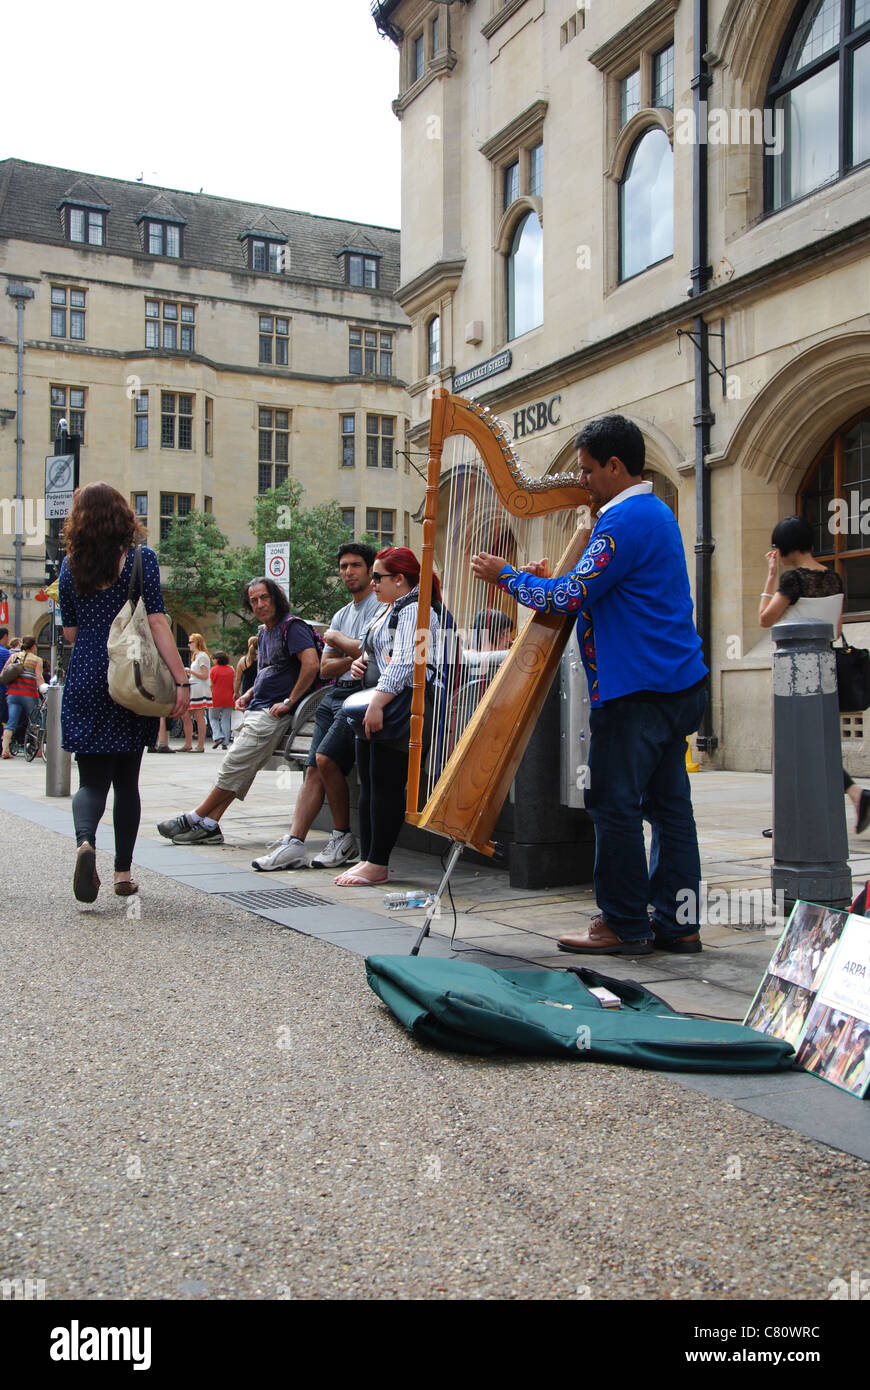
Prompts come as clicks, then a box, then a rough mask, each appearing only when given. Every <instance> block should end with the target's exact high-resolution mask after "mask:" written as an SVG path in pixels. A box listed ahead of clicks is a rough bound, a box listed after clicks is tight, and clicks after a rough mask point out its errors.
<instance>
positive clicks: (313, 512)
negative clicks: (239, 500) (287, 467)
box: [250, 478, 352, 622]
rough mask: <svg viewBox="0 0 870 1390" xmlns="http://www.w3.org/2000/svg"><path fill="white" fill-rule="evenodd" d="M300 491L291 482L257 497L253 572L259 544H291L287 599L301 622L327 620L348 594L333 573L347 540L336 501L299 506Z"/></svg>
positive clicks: (258, 565)
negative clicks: (338, 551)
mask: <svg viewBox="0 0 870 1390" xmlns="http://www.w3.org/2000/svg"><path fill="white" fill-rule="evenodd" d="M302 495H303V489H302V485H301V483H299V482H298V481H297V479H296V478H288V479H287V481H286V482H284V483H282V484H281V486H280V487H277V488H273V489H272V491H271V492H266V493H263V494H262V496H260V497H258V498H257V499H256V502H255V504H254V515H253V516H252V517H251V520H250V527H251V530H252V531H253V533H254V536H255V537H256V550H252V551H251V552H250V554H251V557H252V560H253V565H254V567H253V569H252V571H251V573H252V574H261V573H262V570H263V546H264V545H265V544H266V542H267V541H282V540H288V541H289V542H290V601H291V604H292V607H293V612H294V613H298V614H299V616H300V617H302V618H310V619H313V620H315V621H318V622H319V621H328V620H329V618H331V616H332V614H333V613H334V612H335V610H336V609H337V608H341V607H343V605H344V604H345V603H346V602H347V593H346V591H345V589H344V586H343V585H342V583H341V581H340V580H339V578H338V576H337V574H336V563H335V557H336V552H337V550H338V547H339V546H340V545H341V544H342V542H343V541H347V540H351V539H352V536H351V533H350V531H349V530H348V529H347V527H346V526H345V525H344V524H343V523H342V520H341V508H340V507H339V505H338V503H337V502H319V503H318V504H317V505H316V506H314V507H310V508H304V507H303V506H302Z"/></svg>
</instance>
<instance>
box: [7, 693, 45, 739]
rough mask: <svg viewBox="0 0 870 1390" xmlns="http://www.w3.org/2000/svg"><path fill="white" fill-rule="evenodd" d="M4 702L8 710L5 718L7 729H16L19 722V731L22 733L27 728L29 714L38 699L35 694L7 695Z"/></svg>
mask: <svg viewBox="0 0 870 1390" xmlns="http://www.w3.org/2000/svg"><path fill="white" fill-rule="evenodd" d="M6 703H7V706H8V710H9V714H8V717H7V719H6V727H7V729H17V728H18V726H19V724H21V725H22V729H21V733H22V735H23V734H24V732H25V730H26V729H27V725H28V722H29V720H30V716H31V714H32V713H33V711H34V710H35V709H36V706H37V705H38V704H39V701H38V699H37V698H36V696H35V695H9V696H7V699H6Z"/></svg>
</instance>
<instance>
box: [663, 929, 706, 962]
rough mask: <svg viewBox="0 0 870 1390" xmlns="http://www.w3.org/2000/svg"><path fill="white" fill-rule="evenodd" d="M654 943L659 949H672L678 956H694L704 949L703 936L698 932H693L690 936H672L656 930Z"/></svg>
mask: <svg viewBox="0 0 870 1390" xmlns="http://www.w3.org/2000/svg"><path fill="white" fill-rule="evenodd" d="M653 944H654V945H655V949H656V950H657V951H670V952H671V953H672V955H677V956H694V955H697V953H698V952H699V951H700V950H702V946H701V938H700V936H699V935H698V933H697V932H693V933H692V934H691V935H690V936H676V937H670V938H668V937H666V936H660V935H659V933H658V932H656V934H655V941H654V943H653Z"/></svg>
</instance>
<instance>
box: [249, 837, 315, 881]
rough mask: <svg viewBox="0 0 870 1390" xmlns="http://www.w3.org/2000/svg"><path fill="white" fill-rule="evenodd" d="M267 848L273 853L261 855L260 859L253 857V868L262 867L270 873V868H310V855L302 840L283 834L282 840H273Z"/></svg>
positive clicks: (265, 871) (261, 868)
mask: <svg viewBox="0 0 870 1390" xmlns="http://www.w3.org/2000/svg"><path fill="white" fill-rule="evenodd" d="M266 848H267V849H270V850H271V851H272V853H271V854H264V855H261V857H260V858H259V859H252V860H251V867H252V868H254V869H260V870H262V871H263V872H264V873H268V872H269V870H270V869H307V868H308V857H307V855H306V853H305V846H304V845H303V843H302V841H301V840H293V839H291V838H290V836H289V835H283V836H282V837H281V839H280V840H273V841H272V842H271V844H268V845H267V846H266Z"/></svg>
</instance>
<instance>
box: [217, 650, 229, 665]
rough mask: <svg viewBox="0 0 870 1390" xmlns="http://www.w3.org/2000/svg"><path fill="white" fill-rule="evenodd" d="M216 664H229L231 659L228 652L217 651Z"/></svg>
mask: <svg viewBox="0 0 870 1390" xmlns="http://www.w3.org/2000/svg"><path fill="white" fill-rule="evenodd" d="M214 664H215V666H229V664H230V659H229V657H228V656H227V654H226V652H215V654H214Z"/></svg>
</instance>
